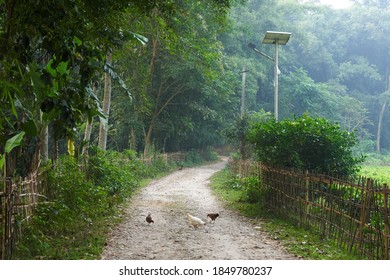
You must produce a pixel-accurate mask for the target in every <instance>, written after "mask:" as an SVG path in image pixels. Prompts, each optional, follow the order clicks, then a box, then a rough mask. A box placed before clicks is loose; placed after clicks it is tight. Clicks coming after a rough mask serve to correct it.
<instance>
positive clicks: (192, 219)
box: [187, 213, 207, 231]
mask: <svg viewBox="0 0 390 280" xmlns="http://www.w3.org/2000/svg"><path fill="white" fill-rule="evenodd" d="M187 216H188V221H189V222H190V224H191V225H192V226H193V227H194V228H198V227H199V226H204V227H205V230H206V231H207V229H206V222H203V221H202V220H201V219H199V218H198V217H194V216H191V215H190V214H188V213H187Z"/></svg>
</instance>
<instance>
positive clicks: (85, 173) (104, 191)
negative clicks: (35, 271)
mask: <svg viewBox="0 0 390 280" xmlns="http://www.w3.org/2000/svg"><path fill="white" fill-rule="evenodd" d="M91 151H92V153H91V155H90V158H89V162H88V164H85V163H83V162H81V161H80V162H79V161H77V160H76V159H75V158H74V157H69V156H63V157H61V158H60V159H59V161H58V162H57V163H56V164H55V165H54V166H53V167H52V169H51V170H50V171H49V173H48V177H47V186H48V196H49V198H48V200H47V201H46V202H42V203H39V205H38V206H37V208H36V211H35V213H34V215H33V216H32V220H31V221H30V223H29V224H28V225H25V224H23V223H22V222H21V221H20V223H21V224H22V227H21V229H22V235H21V238H20V239H19V241H18V243H17V246H16V249H15V253H14V258H15V259H40V258H44V259H96V258H98V256H99V254H100V253H101V250H102V248H103V244H104V242H105V238H106V234H107V231H108V230H109V226H110V224H112V223H113V221H117V220H118V219H119V218H118V216H117V213H118V211H119V206H120V205H121V204H122V203H124V201H125V199H126V198H128V197H129V196H131V194H132V193H133V192H134V190H135V189H136V188H137V187H138V186H139V182H140V180H141V179H143V178H146V177H153V176H155V175H156V174H155V173H150V172H158V171H159V172H160V171H161V169H163V167H162V163H158V164H156V166H158V168H157V167H156V166H155V167H154V168H147V167H146V166H145V165H144V164H143V163H142V162H140V161H139V160H138V159H136V157H135V154H134V152H132V151H126V152H124V153H117V152H112V151H106V152H102V151H99V150H97V149H96V150H94V149H92V150H91ZM164 168H167V167H166V166H165V167H164ZM157 170H158V171H157Z"/></svg>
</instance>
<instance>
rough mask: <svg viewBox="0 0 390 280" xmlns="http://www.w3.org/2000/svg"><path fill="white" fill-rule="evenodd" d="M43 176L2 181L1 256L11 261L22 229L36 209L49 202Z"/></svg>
mask: <svg viewBox="0 0 390 280" xmlns="http://www.w3.org/2000/svg"><path fill="white" fill-rule="evenodd" d="M43 178H44V175H43V174H39V175H38V174H36V173H33V174H30V175H28V176H27V177H26V178H23V179H22V178H19V179H17V180H14V181H12V180H11V179H10V178H6V179H5V180H4V179H2V180H1V179H0V182H1V183H2V185H3V190H2V191H0V226H1V228H0V244H1V247H0V256H1V259H10V258H11V256H12V249H13V247H14V244H15V242H16V239H17V237H18V236H19V235H20V234H21V232H22V231H21V228H22V225H23V224H24V223H27V222H28V221H29V220H30V219H31V217H32V215H33V210H34V208H35V207H36V206H37V205H38V204H39V203H41V202H44V201H46V200H47V197H46V196H44V195H43V194H44V193H46V190H45V189H46V187H45V183H44V180H43Z"/></svg>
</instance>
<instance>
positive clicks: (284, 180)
mask: <svg viewBox="0 0 390 280" xmlns="http://www.w3.org/2000/svg"><path fill="white" fill-rule="evenodd" d="M229 165H230V170H231V173H232V174H234V175H236V176H237V175H238V176H240V177H248V176H258V177H259V178H260V181H261V187H262V188H265V190H266V196H265V203H266V205H267V207H268V208H269V209H270V210H272V211H273V212H274V213H275V214H277V215H279V216H282V217H285V218H288V219H290V220H294V221H295V222H297V223H298V224H299V225H301V226H304V227H306V228H311V229H314V230H315V231H316V232H318V233H319V234H320V236H321V237H322V238H326V239H334V240H335V241H336V242H337V243H338V244H339V246H340V247H343V248H346V249H348V250H349V251H350V252H355V253H357V254H359V255H361V256H363V257H366V258H369V259H385V260H388V259H390V257H389V241H390V227H389V193H390V190H389V187H388V185H387V184H379V183H378V182H377V181H374V180H372V179H369V178H365V177H358V178H354V179H353V180H351V179H350V180H345V179H343V178H335V177H331V176H328V175H323V174H312V173H309V172H299V171H294V170H286V169H280V168H270V167H268V166H265V165H262V164H261V163H259V162H251V161H232V162H230V163H229Z"/></svg>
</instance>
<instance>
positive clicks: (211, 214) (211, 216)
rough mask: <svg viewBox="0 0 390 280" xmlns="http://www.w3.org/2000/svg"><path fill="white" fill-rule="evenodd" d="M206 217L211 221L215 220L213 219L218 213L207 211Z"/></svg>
mask: <svg viewBox="0 0 390 280" xmlns="http://www.w3.org/2000/svg"><path fill="white" fill-rule="evenodd" d="M207 217H208V218H210V219H211V221H212V222H215V219H216V218H218V217H219V214H218V213H209V214H207Z"/></svg>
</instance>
